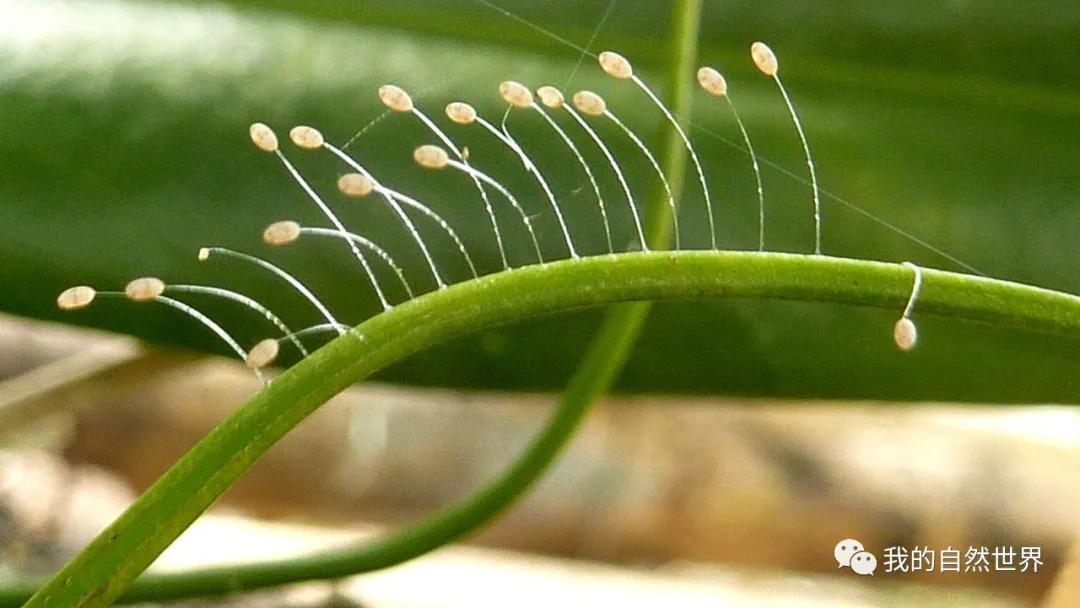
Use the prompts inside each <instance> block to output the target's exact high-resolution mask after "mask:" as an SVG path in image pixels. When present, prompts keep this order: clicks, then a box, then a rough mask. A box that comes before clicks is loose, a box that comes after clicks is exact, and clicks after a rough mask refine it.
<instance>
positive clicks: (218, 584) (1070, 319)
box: [3, 251, 1080, 606]
mask: <svg viewBox="0 0 1080 608" xmlns="http://www.w3.org/2000/svg"><path fill="white" fill-rule="evenodd" d="M923 280H924V282H923V289H922V294H921V295H920V298H919V301H918V303H917V304H916V314H917V315H931V314H933V315H941V316H947V317H955V318H961V319H969V320H977V321H984V322H989V323H993V324H997V325H1003V326H1013V327H1019V328H1022V329H1027V330H1032V331H1043V332H1054V333H1060V334H1064V335H1067V336H1075V337H1077V338H1080V297H1077V296H1072V295H1067V294H1063V293H1059V292H1054V291H1049V290H1044V289H1039V288H1035V287H1029V286H1025V285H1020V284H1017V283H1011V282H1006V281H997V280H993V279H987V278H981V277H972V276H968V275H961V274H955V273H950V272H944V271H935V270H926V271H925V272H924V279H923ZM911 283H912V273H911V271H910V270H909V269H907V268H904V267H902V266H899V265H896V264H885V263H880V262H868V261H861V260H848V259H841V258H831V257H825V256H804V255H791V254H779V253H757V252H754V253H743V252H704V251H702V252H652V253H631V254H622V255H618V256H599V257H593V258H585V259H580V260H573V261H570V260H567V261H559V262H553V263H550V264H547V265H545V266H542V267H541V266H532V267H527V268H521V269H517V270H512V271H507V272H501V273H498V274H495V275H490V276H486V277H482V278H480V279H475V280H472V281H468V282H465V283H460V284H458V285H454V286H452V287H450V288H448V289H445V290H440V291H437V292H433V293H429V294H426V295H424V296H421V297H418V298H416V299H414V300H411V301H409V302H406V303H404V304H401V305H400V306H397V307H395V308H393V309H392V310H390V311H388V312H385V313H382V314H380V315H377V316H375V317H373V318H371V319H369V320H368V321H365V322H364V323H362V324H360V325H359V326H357V327H356V328H354V329H353V330H351V331H350V332H349V333H348V334H347V335H345V336H341V337H339V338H337V339H335V340H334V341H333V342H331V343H329V344H328V345H327V346H325V347H323V348H321V349H320V350H318V351H316V352H315V353H312V355H311V356H310V357H308V358H307V359H304V360H303V361H301V362H300V363H298V364H297V365H296V366H294V367H293V368H291V369H289V370H288V371H286V372H284V373H283V374H282V375H281V376H280V377H278V378H277V379H276V380H275V381H274V382H273V383H272V384H271V385H270V386H269V387H268V388H266V389H265V390H263V391H261V392H259V393H258V394H256V395H255V396H254V397H253V398H252V399H251V400H250V401H249V402H248V403H247V404H245V405H244V406H243V407H241V408H240V409H239V410H238V411H237V412H236V413H234V414H233V415H232V416H230V417H229V418H227V419H226V420H225V421H223V422H222V423H221V424H219V425H218V426H217V427H216V428H214V430H212V431H211V432H210V433H209V434H208V435H207V436H206V437H205V438H204V439H203V440H202V441H200V442H199V443H198V444H196V445H195V447H193V448H192V449H191V451H189V452H188V453H187V454H186V455H185V456H184V457H183V458H181V459H180V460H179V461H178V462H177V463H176V465H174V466H173V467H172V468H171V469H170V470H169V471H168V472H167V473H165V475H163V476H162V477H161V479H159V480H158V481H157V482H156V483H155V484H154V485H153V486H152V487H151V488H150V489H149V490H147V491H146V492H145V493H144V494H143V495H142V496H141V497H140V498H139V499H138V500H137V501H136V502H135V504H133V505H132V506H131V507H130V508H129V509H128V510H127V511H126V512H125V513H124V514H123V515H122V516H121V517H120V518H119V519H118V520H117V521H116V522H114V523H113V524H112V525H111V526H109V527H108V528H107V529H106V530H105V531H103V532H102V533H101V534H100V535H99V536H98V537H97V538H96V539H95V540H94V541H93V542H91V543H90V545H89V546H88V547H86V548H85V549H84V550H83V551H82V553H80V554H79V555H78V556H77V557H76V558H75V559H74V560H73V561H72V562H71V563H69V564H68V565H67V566H66V567H65V568H64V569H63V570H61V571H60V573H58V574H57V575H55V576H54V577H53V578H52V579H51V580H49V582H48V583H46V585H45V586H44V587H42V588H41V589H40V590H39V591H38V592H37V593H36V594H35V595H34V597H33V598H31V600H30V602H29V603H28V604H27V605H28V606H105V605H108V604H109V603H111V602H112V601H113V600H114V599H116V598H117V597H118V596H119V595H120V594H122V593H123V592H125V591H126V590H127V588H128V587H129V585H130V584H131V583H132V581H133V580H134V579H135V578H136V577H137V576H138V575H139V574H140V573H142V571H143V570H144V569H145V568H146V567H147V566H148V565H149V564H150V563H151V562H152V561H153V560H154V559H155V558H156V557H157V556H158V555H159V554H160V553H161V552H162V551H163V550H164V549H165V548H166V547H168V546H169V545H170V544H171V543H172V542H173V540H175V538H176V537H177V536H179V534H180V533H181V532H183V530H185V529H186V528H187V527H188V526H189V525H190V524H191V523H192V522H193V521H194V520H195V519H196V518H197V517H198V516H199V515H200V514H202V512H203V511H205V510H206V509H207V508H208V507H209V506H210V505H211V504H212V503H213V502H214V500H215V499H216V498H217V497H218V496H219V495H220V494H221V493H222V492H223V491H225V489H226V488H228V487H229V485H231V484H232V482H233V481H235V480H236V479H237V478H238V477H239V476H240V475H241V474H242V473H243V472H244V471H246V470H247V468H248V467H250V466H251V465H252V464H253V463H254V462H255V461H256V460H258V458H259V457H260V456H261V455H262V454H263V453H264V452H266V450H268V449H269V448H270V447H271V446H272V445H273V444H274V443H275V442H276V441H277V440H278V439H280V438H281V437H282V436H283V435H284V434H285V433H286V432H288V431H289V430H290V429H292V428H293V427H294V426H296V425H297V424H298V423H299V422H300V421H301V420H303V419H304V418H305V417H306V416H307V415H308V414H310V413H311V412H313V411H314V410H315V409H316V408H318V407H319V406H320V405H322V404H323V403H325V402H326V401H327V400H329V399H330V398H331V397H333V396H334V395H335V394H337V393H339V392H340V391H342V390H344V389H345V388H347V387H349V386H350V385H352V384H354V383H355V382H357V381H359V380H362V379H363V378H365V377H367V376H369V375H371V374H372V373H374V372H376V371H378V370H380V369H382V368H384V367H386V366H387V365H390V364H392V363H394V362H396V361H400V360H401V359H402V358H404V357H407V356H409V355H411V354H413V353H416V352H418V351H421V350H423V349H426V348H429V347H431V346H432V345H434V344H438V343H440V342H442V341H445V340H448V339H450V338H453V337H456V336H460V335H463V334H467V333H470V332H474V331H477V330H479V329H482V328H484V327H490V326H492V325H498V324H503V323H510V322H513V321H516V320H518V319H522V318H526V317H533V316H536V315H544V314H550V313H555V312H561V311H565V310H571V309H578V308H584V307H590V306H599V305H604V304H611V303H616V302H623V301H637V300H646V299H648V300H661V299H664V300H667V299H684V298H697V297H745V298H775V299H784V300H803V301H818V302H835V303H843V304H849V305H862V306H875V307H881V308H887V309H890V310H895V311H896V312H897V315H898V316H899V314H900V311H901V310H902V309H903V307H904V305H905V304H906V301H907V298H908V295H909V293H910V290H911ZM596 356H597V357H599V358H601V359H602V356H603V354H602V353H598V354H597V355H596ZM581 386H582V387H584V385H581ZM575 390H579V391H581V393H580V395H581V397H582V398H586V397H589V396H592V395H595V394H596V393H595V392H590V390H591V389H590V388H589V387H584V388H576V389H575ZM571 422H572V421H571ZM537 454H538V455H537V459H538V461H540V460H542V459H543V458H545V457H546V456H547V454H546V452H545V450H538V451H537ZM540 464H541V465H543V464H544V463H542V462H541V463H540ZM531 466H533V465H531V464H530V463H529V462H523V463H521V464H520V465H519V467H518V468H517V469H516V470H518V471H521V473H520V474H522V475H528V474H529V467H531ZM499 492H500V489H499V488H497V487H496V488H493V490H492V491H491V492H490V493H488V494H486V495H481V496H478V497H476V499H475V500H477V501H481V502H483V501H492V502H500V501H502V500H503V498H505V497H504V496H502V495H501V494H500V493H499ZM472 517H473V514H472V511H470V509H469V507H468V506H464V507H459V508H457V509H454V510H451V511H449V512H446V513H445V514H443V515H442V516H441V518H439V519H441V520H442V523H439V520H438V519H436V520H434V523H428V524H426V525H421V526H420V527H417V528H411V529H410V533H409V534H407V535H398V536H394V537H391V541H387V542H384V543H382V544H381V545H376V546H375V548H371V547H360V548H357V549H356V550H354V551H338V552H334V553H333V554H321V555H316V556H313V557H310V558H296V559H291V560H286V561H280V562H271V563H269V564H267V565H264V566H259V567H257V568H250V567H248V568H244V569H239V570H233V571H230V570H229V569H228V568H216V569H208V570H202V571H196V572H193V573H189V574H187V575H185V576H184V577H182V579H184V582H183V583H182V584H180V583H177V584H176V585H175V586H174V585H161V584H157V585H155V584H154V582H153V579H151V580H149V581H147V582H146V583H144V584H142V585H138V586H136V587H135V588H134V589H133V590H132V594H131V595H130V596H128V597H129V598H131V599H135V598H139V599H164V598H169V597H176V596H177V595H179V594H180V593H181V592H184V593H187V592H189V591H190V590H191V589H195V588H198V589H205V590H206V591H207V592H212V591H213V590H220V589H229V588H233V587H234V586H237V587H241V588H251V587H254V586H265V585H273V584H281V583H285V582H290V581H295V580H302V579H306V578H311V577H313V576H317V577H320V578H326V577H330V578H333V577H339V576H344V575H347V574H353V573H357V572H363V571H365V570H371V569H375V568H379V567H382V566H385V565H388V564H391V563H398V562H400V561H401V560H402V559H404V558H407V557H409V556H415V555H419V554H422V553H424V552H426V551H428V550H430V549H431V548H432V546H433V545H432V543H438V542H441V539H432V538H431V537H430V534H429V533H430V532H431V530H432V529H433V528H438V527H440V526H445V527H444V528H443V529H445V530H449V531H450V532H453V530H454V529H457V530H461V529H468V527H469V526H471V525H473V524H474V523H475V522H474V521H473V520H471V519H470V518H472ZM431 521H432V520H429V522H431ZM481 521H482V520H481ZM434 546H438V545H437V544H435V545H434ZM18 591H19V590H15V589H12V590H9V592H8V594H6V595H4V596H3V599H5V600H7V601H8V603H9V604H10V603H11V602H13V601H18V600H19V599H20V597H19V595H18ZM23 597H25V596H23Z"/></svg>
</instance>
